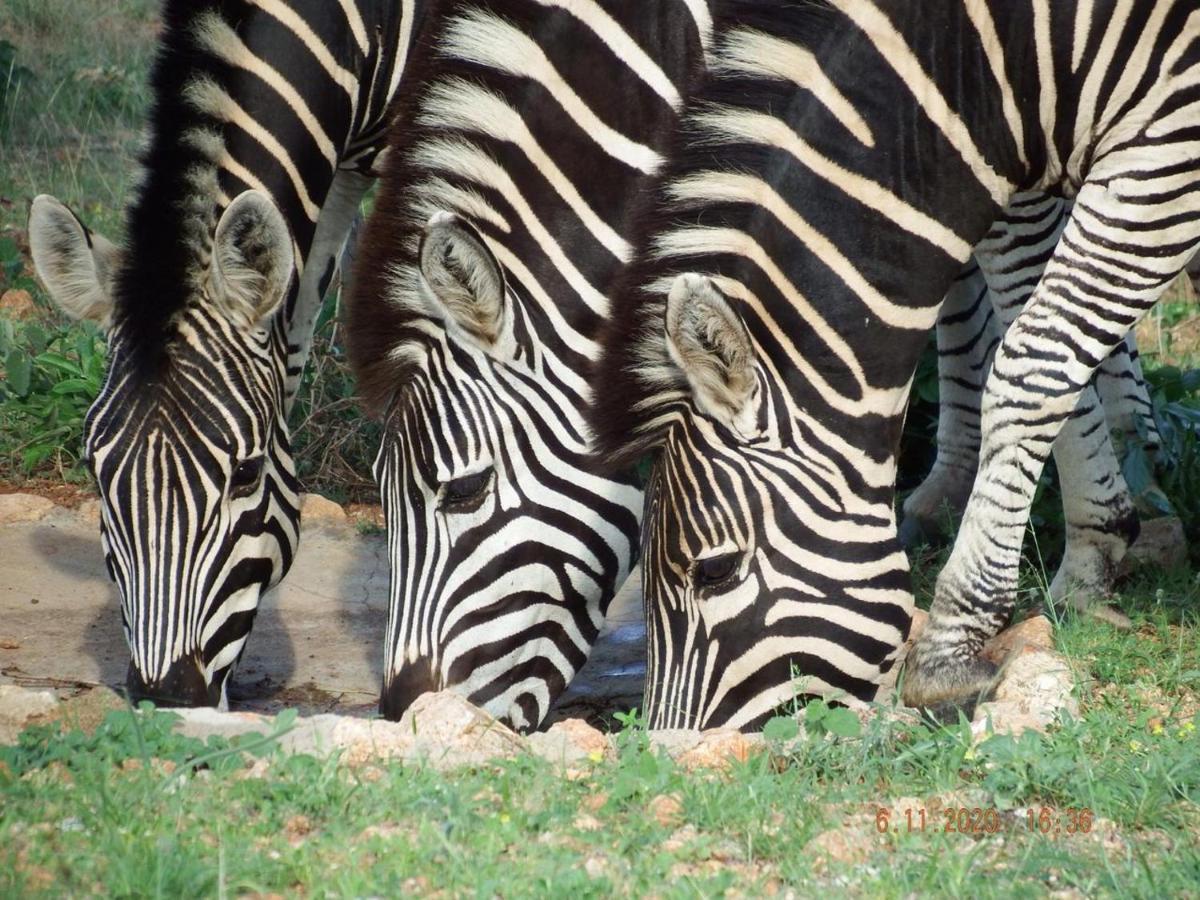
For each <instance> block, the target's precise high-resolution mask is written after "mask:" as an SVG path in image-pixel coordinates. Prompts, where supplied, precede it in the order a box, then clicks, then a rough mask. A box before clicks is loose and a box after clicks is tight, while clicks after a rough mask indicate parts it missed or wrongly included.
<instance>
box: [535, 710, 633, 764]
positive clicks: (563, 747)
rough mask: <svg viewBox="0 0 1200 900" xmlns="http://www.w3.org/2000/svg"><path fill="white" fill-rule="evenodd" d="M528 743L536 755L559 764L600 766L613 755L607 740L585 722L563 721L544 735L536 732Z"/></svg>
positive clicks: (602, 734) (579, 720)
mask: <svg viewBox="0 0 1200 900" xmlns="http://www.w3.org/2000/svg"><path fill="white" fill-rule="evenodd" d="M526 740H527V741H528V742H529V747H530V749H531V750H532V751H533V752H534V753H535V754H537V755H538V756H540V757H542V758H543V759H546V760H549V761H550V762H552V763H558V764H565V763H573V762H579V761H581V760H585V759H586V760H591V761H592V762H599V761H600V760H601V759H603V758H604V757H606V756H610V755H612V752H613V747H612V742H611V741H610V740H609V739H608V736H607V735H605V734H604V733H603V732H601V731H599V730H598V729H596V728H593V727H592V726H591V725H589V724H588V723H587V722H585V721H584V720H583V719H563V720H562V721H561V722H555V723H554V724H553V725H551V726H550V727H549V728H548V729H546V730H545V731H535V732H534V733H533V734H531V735H528V736H527V737H526Z"/></svg>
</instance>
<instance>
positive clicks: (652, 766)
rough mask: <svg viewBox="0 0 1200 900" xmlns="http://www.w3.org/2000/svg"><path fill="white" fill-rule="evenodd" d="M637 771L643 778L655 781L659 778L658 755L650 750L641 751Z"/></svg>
mask: <svg viewBox="0 0 1200 900" xmlns="http://www.w3.org/2000/svg"><path fill="white" fill-rule="evenodd" d="M635 771H636V772H637V774H638V776H639V777H640V778H642V780H644V781H654V780H655V779H657V778H658V772H659V766H658V757H657V756H655V755H654V754H653V753H651V752H649V751H646V752H645V753H639V754H638V760H637V768H636V770H635Z"/></svg>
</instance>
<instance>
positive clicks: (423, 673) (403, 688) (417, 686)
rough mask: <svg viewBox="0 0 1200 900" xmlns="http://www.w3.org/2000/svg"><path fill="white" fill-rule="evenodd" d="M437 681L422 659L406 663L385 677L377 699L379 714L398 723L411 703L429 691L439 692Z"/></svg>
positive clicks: (429, 667)
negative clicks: (381, 690)
mask: <svg viewBox="0 0 1200 900" xmlns="http://www.w3.org/2000/svg"><path fill="white" fill-rule="evenodd" d="M438 681H439V679H438V678H437V676H435V675H434V673H433V669H432V667H431V666H430V665H429V663H428V662H427V661H426V660H424V659H418V660H415V661H413V662H406V663H404V665H402V666H401V667H400V668H399V669H398V670H396V671H395V672H393V673H391V675H385V676H384V679H383V692H382V693H381V694H380V697H379V712H380V714H381V715H382V716H383V717H384V718H385V719H389V720H391V721H393V722H398V721H400V717H401V716H402V715H404V711H405V710H406V709H408V708H409V707H410V706H412V704H413V701H414V700H416V699H417V698H418V697H420V696H421V695H422V694H425V693H428V692H429V691H436V690H439V684H438Z"/></svg>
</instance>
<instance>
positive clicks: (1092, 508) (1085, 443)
mask: <svg viewBox="0 0 1200 900" xmlns="http://www.w3.org/2000/svg"><path fill="white" fill-rule="evenodd" d="M1122 346H1123V345H1122ZM1108 425H1109V423H1108V420H1107V419H1106V418H1105V411H1104V409H1103V408H1102V407H1101V405H1100V398H1099V397H1098V396H1097V394H1096V390H1095V389H1094V388H1093V387H1092V386H1090V385H1089V386H1088V387H1087V388H1085V389H1084V391H1083V396H1082V397H1081V398H1080V401H1079V405H1078V406H1077V407H1076V408H1075V412H1074V413H1073V414H1072V416H1071V417H1070V418H1069V419H1068V420H1067V421H1066V423H1065V424H1064V425H1063V429H1062V431H1061V432H1059V435H1058V440H1056V441H1055V442H1054V462H1055V464H1056V467H1057V469H1058V480H1059V485H1060V486H1061V488H1062V503H1063V518H1064V521H1065V522H1066V550H1065V552H1064V554H1063V561H1062V564H1061V565H1060V566H1059V568H1058V572H1057V573H1056V574H1055V576H1054V579H1053V580H1052V581H1051V582H1050V597H1051V599H1052V600H1053V601H1055V602H1061V601H1069V602H1070V603H1071V604H1072V605H1073V606H1074V607H1075V608H1076V609H1078V610H1080V611H1081V612H1088V613H1089V614H1092V615H1096V616H1098V617H1100V618H1103V619H1105V620H1106V621H1108V622H1110V623H1111V624H1113V625H1116V626H1118V627H1123V628H1127V627H1129V624H1130V622H1129V619H1128V617H1127V616H1125V614H1124V613H1122V612H1120V611H1118V610H1116V609H1113V608H1112V607H1110V606H1108V605H1107V604H1105V603H1103V602H1100V603H1097V602H1096V601H1097V600H1102V599H1103V598H1105V597H1107V596H1108V594H1109V592H1110V590H1111V588H1112V584H1113V581H1114V579H1115V577H1116V572H1117V565H1118V564H1119V563H1120V561H1121V558H1122V557H1124V555H1125V551H1126V550H1128V549H1129V545H1130V544H1132V543H1133V541H1134V539H1135V538H1137V534H1138V518H1137V512H1136V511H1135V510H1134V507H1133V498H1132V496H1131V495H1130V493H1129V488H1128V486H1127V485H1126V484H1125V478H1124V476H1122V474H1121V467H1120V465H1119V464H1118V462H1117V455H1116V452H1115V451H1114V449H1113V445H1112V438H1111V436H1110V432H1109V427H1108Z"/></svg>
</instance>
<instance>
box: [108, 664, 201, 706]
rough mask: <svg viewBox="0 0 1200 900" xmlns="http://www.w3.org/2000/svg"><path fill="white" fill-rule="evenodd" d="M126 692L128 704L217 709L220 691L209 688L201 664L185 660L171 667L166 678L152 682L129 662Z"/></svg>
mask: <svg viewBox="0 0 1200 900" xmlns="http://www.w3.org/2000/svg"><path fill="white" fill-rule="evenodd" d="M125 690H126V691H127V692H128V694H129V700H130V702H131V703H138V702H140V701H142V700H150V701H152V702H153V703H154V705H155V706H216V705H217V704H218V702H219V701H220V699H221V697H220V690H219V688H218V687H217V686H215V685H209V683H208V681H207V680H206V679H205V677H204V669H203V668H202V667H201V665H200V663H199V662H198V661H197V660H195V659H192V658H191V657H186V656H185V657H180V658H179V659H177V660H175V662H173V663H171V666H170V668H169V669H167V674H166V675H165V676H163V677H162V678H161V679H158V680H156V681H152V682H147V681H146V680H145V678H143V677H142V673H141V672H139V671H138V670H137V667H136V666H135V665H134V664H133V663H132V662H130V664H129V672H128V674H127V675H126V676H125Z"/></svg>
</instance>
